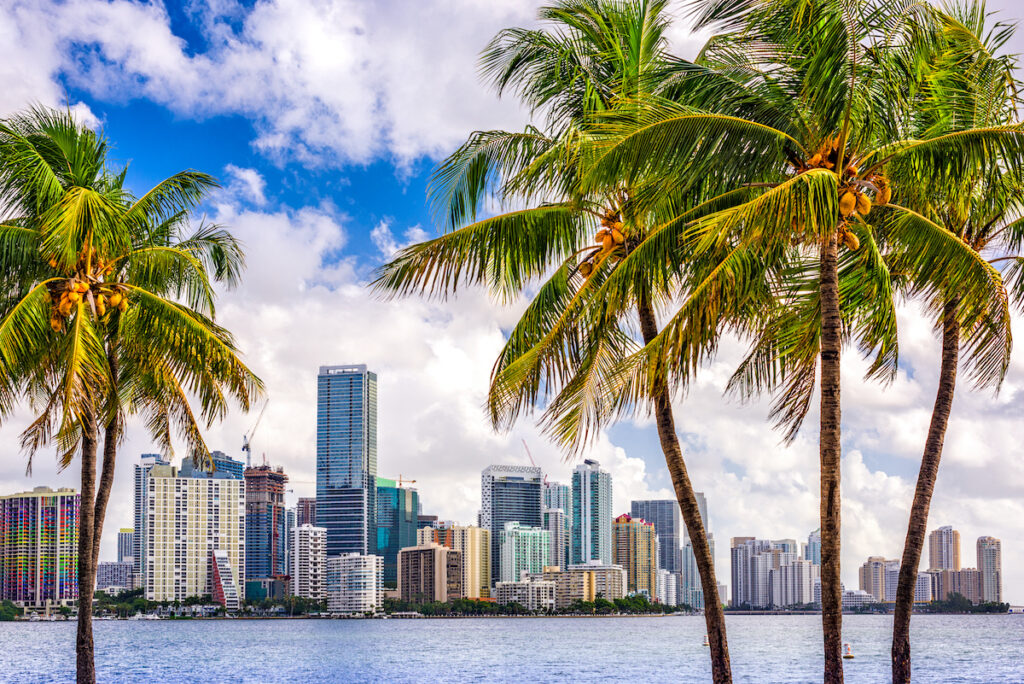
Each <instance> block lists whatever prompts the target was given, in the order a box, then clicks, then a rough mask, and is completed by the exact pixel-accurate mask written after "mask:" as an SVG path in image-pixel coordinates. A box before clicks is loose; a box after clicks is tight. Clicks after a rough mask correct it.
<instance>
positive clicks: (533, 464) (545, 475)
mask: <svg viewBox="0 0 1024 684" xmlns="http://www.w3.org/2000/svg"><path fill="white" fill-rule="evenodd" d="M523 448H524V449H526V457H527V458H528V459H530V465H532V466H533V467H534V468H536V467H537V464H536V462H534V460H533V454H531V453H530V447H528V446H526V440H525V439H524V440H523ZM547 483H548V474H547V473H544V484H545V485H546V484H547Z"/></svg>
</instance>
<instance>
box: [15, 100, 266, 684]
mask: <svg viewBox="0 0 1024 684" xmlns="http://www.w3.org/2000/svg"><path fill="white" fill-rule="evenodd" d="M107 151H108V145H107V142H106V140H105V139H104V138H103V137H102V136H101V135H98V134H96V133H95V132H93V131H92V130H90V129H88V128H86V127H83V126H79V125H77V124H76V123H75V121H74V120H73V118H72V117H71V115H70V113H64V112H58V111H52V110H46V109H41V108H34V109H31V110H29V111H28V112H26V113H24V114H21V115H17V116H14V117H12V118H10V119H7V120H5V121H3V122H0V205H2V206H3V208H4V212H5V216H4V219H3V221H2V226H0V261H2V263H3V269H4V272H5V274H7V276H8V278H9V279H10V284H11V286H12V287H11V288H10V289H9V290H8V291H7V294H8V296H7V297H6V298H5V299H4V301H3V306H2V309H0V417H6V416H8V415H9V414H10V412H11V410H12V409H13V408H14V406H15V405H16V404H17V403H18V402H19V401H20V400H22V399H28V400H29V403H30V405H31V406H32V407H33V409H34V410H35V411H36V413H37V417H36V419H35V420H34V421H33V422H32V424H31V425H29V427H28V428H27V429H26V430H25V431H24V433H23V434H22V445H23V447H24V448H25V450H26V452H27V453H28V455H29V467H31V457H32V455H33V454H35V453H36V452H37V451H38V450H39V449H40V448H43V447H44V446H47V445H49V444H54V445H55V446H56V447H57V450H58V458H59V460H60V464H61V466H62V467H66V466H67V465H69V464H70V463H71V461H72V460H73V457H74V454H75V453H78V452H79V451H80V453H81V509H80V516H79V538H78V539H79V545H78V579H79V605H80V608H79V619H78V633H77V647H76V650H77V673H78V681H79V682H94V681H95V679H96V672H95V663H94V649H93V638H92V611H91V599H92V594H93V591H94V589H95V581H96V565H97V561H98V554H99V545H100V537H101V532H102V528H103V520H104V517H105V512H106V505H107V502H108V500H109V497H110V492H111V490H112V487H113V476H114V465H115V458H116V453H117V444H118V442H119V440H120V439H121V436H122V434H123V421H124V419H125V415H126V414H128V413H133V412H137V413H140V414H142V415H143V417H145V418H146V421H147V425H148V427H149V428H150V431H151V432H152V433H153V436H154V438H156V439H157V441H158V442H160V443H161V445H162V446H163V447H164V448H165V449H169V448H170V441H171V436H172V431H174V430H176V431H177V432H178V433H179V434H180V436H181V437H183V438H184V440H185V443H186V445H187V447H188V451H189V454H190V455H192V456H193V457H196V458H208V452H207V450H206V447H205V444H203V442H202V438H201V436H200V429H201V424H200V421H202V420H205V421H207V422H210V421H213V420H215V419H217V418H219V417H220V416H222V415H223V414H224V412H225V410H226V407H227V401H228V399H229V398H234V399H235V400H237V401H238V402H239V403H240V404H241V405H242V406H243V408H248V405H249V402H250V400H251V398H252V397H253V395H254V394H255V393H258V392H259V391H260V390H261V384H260V381H259V380H258V379H257V378H256V377H255V376H254V375H253V374H252V373H251V372H250V371H249V370H248V369H247V368H246V367H245V366H244V365H243V364H242V363H241V361H240V360H239V358H238V352H237V349H236V348H235V345H234V342H233V340H232V339H231V336H230V334H228V332H227V331H226V330H224V329H223V328H220V327H219V326H217V325H216V324H215V323H214V322H213V319H212V316H213V313H214V310H213V300H214V291H213V288H212V283H211V276H212V277H213V278H214V279H226V280H228V281H231V280H232V279H234V278H235V277H237V273H238V268H239V266H240V258H241V252H240V251H239V249H238V245H237V244H236V243H235V242H234V241H233V240H232V239H231V237H230V235H228V234H227V233H225V232H223V231H221V230H219V229H216V228H200V230H199V231H198V232H197V233H196V234H195V235H193V236H191V237H189V238H186V239H179V235H180V232H181V228H182V226H183V225H184V221H185V219H186V216H187V213H188V211H189V210H191V209H192V208H194V207H195V206H196V205H197V204H198V203H199V202H200V201H201V200H202V198H203V196H204V195H205V193H206V192H207V191H208V190H209V189H210V188H211V187H213V186H214V181H213V179H212V178H210V177H209V176H206V175H204V174H200V173H196V172H193V171H187V172H183V173H179V174H176V175H175V176H172V177H171V178H168V179H167V180H165V181H163V182H161V183H160V184H158V185H157V186H155V187H154V188H153V189H151V190H150V191H148V192H147V193H145V194H144V195H142V196H140V197H134V196H133V195H132V194H131V193H129V192H128V191H127V190H126V189H125V188H124V178H125V173H124V171H122V172H121V173H120V174H117V175H115V174H113V173H111V172H110V171H109V170H108V168H107ZM189 397H195V401H196V402H197V403H198V406H197V408H198V411H194V410H193V409H192V407H191V403H192V402H190V400H189ZM101 437H102V438H103V439H104V447H103V458H102V469H101V474H100V479H99V482H98V483H97V478H96V466H97V457H98V454H97V452H98V445H99V441H100V439H101Z"/></svg>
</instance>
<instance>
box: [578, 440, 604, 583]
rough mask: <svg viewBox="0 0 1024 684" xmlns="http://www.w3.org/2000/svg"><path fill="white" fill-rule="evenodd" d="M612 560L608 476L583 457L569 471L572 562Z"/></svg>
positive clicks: (594, 462)
mask: <svg viewBox="0 0 1024 684" xmlns="http://www.w3.org/2000/svg"><path fill="white" fill-rule="evenodd" d="M594 561H597V562H600V563H603V564H604V565H611V562H612V476H611V475H610V474H609V473H608V471H607V470H602V469H601V464H600V463H598V462H597V461H594V460H592V459H589V458H588V459H585V460H584V461H583V463H581V464H580V465H578V466H576V469H575V470H573V472H572V562H573V563H574V564H580V563H590V562H594Z"/></svg>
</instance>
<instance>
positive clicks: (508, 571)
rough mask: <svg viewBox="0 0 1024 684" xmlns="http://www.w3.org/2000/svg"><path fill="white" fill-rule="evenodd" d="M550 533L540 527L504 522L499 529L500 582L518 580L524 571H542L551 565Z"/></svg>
mask: <svg viewBox="0 0 1024 684" xmlns="http://www.w3.org/2000/svg"><path fill="white" fill-rule="evenodd" d="M550 551H551V535H550V534H549V533H548V531H547V530H545V529H543V528H541V527H527V526H525V525H520V524H519V523H517V522H510V523H505V529H503V530H502V531H501V575H500V576H499V579H500V581H502V582H518V581H519V579H520V578H521V577H522V574H523V573H524V572H526V573H535V572H542V571H543V570H544V568H546V567H548V566H549V565H551V559H550V558H549V556H548V553H549V552H550Z"/></svg>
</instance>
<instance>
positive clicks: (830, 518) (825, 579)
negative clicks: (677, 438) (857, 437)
mask: <svg viewBox="0 0 1024 684" xmlns="http://www.w3.org/2000/svg"><path fill="white" fill-rule="evenodd" d="M820 279H821V281H820V285H819V286H820V300H821V430H820V433H819V446H818V450H819V458H820V471H821V504H820V506H821V510H820V516H821V626H822V636H823V637H824V646H825V677H824V681H825V684H840V683H841V682H842V681H843V659H842V640H843V594H842V589H841V585H840V567H839V550H840V536H839V535H840V497H839V479H840V460H841V455H842V447H841V442H840V439H841V412H840V404H839V384H840V374H839V358H840V351H841V347H842V317H841V315H840V310H839V245H838V234H837V233H836V232H833V233H832V235H831V236H830V237H829V238H828V241H827V242H826V243H825V244H824V245H822V248H821V273H820Z"/></svg>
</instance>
